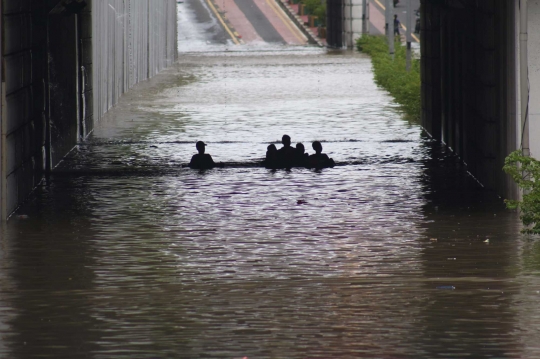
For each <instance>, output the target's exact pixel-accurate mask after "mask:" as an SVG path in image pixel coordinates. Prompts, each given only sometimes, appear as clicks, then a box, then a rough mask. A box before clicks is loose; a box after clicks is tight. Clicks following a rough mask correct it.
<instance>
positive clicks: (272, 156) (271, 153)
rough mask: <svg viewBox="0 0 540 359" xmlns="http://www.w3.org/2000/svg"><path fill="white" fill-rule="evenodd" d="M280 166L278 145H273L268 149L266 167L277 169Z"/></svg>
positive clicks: (265, 160)
mask: <svg viewBox="0 0 540 359" xmlns="http://www.w3.org/2000/svg"><path fill="white" fill-rule="evenodd" d="M277 166H278V150H277V148H276V145H274V144H271V145H268V147H267V148H266V158H265V159H264V167H266V168H272V169H276V168H277Z"/></svg>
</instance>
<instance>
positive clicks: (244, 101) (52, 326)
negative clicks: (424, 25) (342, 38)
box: [0, 12, 540, 359]
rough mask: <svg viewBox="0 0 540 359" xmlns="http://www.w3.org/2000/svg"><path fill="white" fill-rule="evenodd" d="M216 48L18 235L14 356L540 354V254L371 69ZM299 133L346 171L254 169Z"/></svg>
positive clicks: (113, 132) (126, 123)
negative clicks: (196, 164)
mask: <svg viewBox="0 0 540 359" xmlns="http://www.w3.org/2000/svg"><path fill="white" fill-rule="evenodd" d="M192 15H193V14H192V13H191V14H190V13H188V12H186V14H184V15H182V16H184V17H183V18H181V19H183V20H182V21H184V23H185V21H194V20H193V18H194V15H193V17H190V16H192ZM182 21H181V23H182ZM197 26H198V25H197ZM200 26H206V25H205V24H200ZM192 30H197V27H196V24H194V28H193V29H192ZM200 35H201V33H200V32H197V31H193V32H192V36H186V37H184V38H183V39H181V41H180V49H181V50H182V51H183V53H182V54H181V56H180V61H179V63H178V64H177V65H175V66H174V67H173V68H171V69H169V70H167V71H165V72H164V73H163V74H161V75H159V76H158V77H156V78H155V79H153V80H151V81H149V82H146V83H143V84H141V85H140V86H138V87H137V88H136V89H134V90H133V91H132V92H131V93H129V94H127V95H126V96H125V97H124V98H123V99H122V100H121V102H120V104H119V105H118V106H117V107H116V108H115V109H114V110H113V111H111V113H110V114H109V116H108V117H107V118H106V119H104V120H103V122H102V123H101V124H100V126H98V128H96V130H95V131H94V133H93V135H92V136H91V138H89V139H88V141H86V142H84V143H82V144H81V145H80V146H79V149H78V151H76V152H74V153H73V154H72V155H70V156H69V157H68V158H66V160H65V161H64V163H63V164H62V166H60V167H59V168H58V169H57V171H56V172H55V173H54V175H53V176H52V177H51V178H50V180H49V181H48V182H47V183H45V184H44V185H43V186H42V187H40V188H39V189H38V190H37V191H36V193H35V195H34V196H33V197H32V198H31V200H29V202H28V203H27V204H26V205H25V206H23V207H22V208H20V210H19V211H18V213H17V214H16V216H14V218H12V220H10V221H9V222H8V224H7V225H6V226H4V227H3V228H2V237H1V238H2V239H1V242H0V259H1V261H0V357H2V358H15V359H19V358H21V359H22V358H130V359H131V358H148V359H149V358H230V359H232V358H244V357H248V358H265V359H270V358H302V359H305V358H435V357H439V358H455V357H458V358H463V357H471V358H536V357H538V356H539V355H540V349H539V348H538V346H537V339H538V337H539V334H540V333H539V329H538V328H540V326H539V324H540V311H539V309H538V308H539V306H538V301H539V300H540V294H539V293H540V280H539V274H540V259H539V258H540V245H539V244H538V242H536V241H534V240H526V239H525V238H522V237H521V235H520V234H519V223H518V220H517V218H516V215H515V214H513V213H509V212H507V211H506V210H504V207H503V204H502V200H501V199H500V198H498V197H497V196H495V195H494V194H493V193H490V192H488V191H486V190H484V189H483V188H482V187H481V186H479V185H478V184H477V183H476V182H475V181H474V180H473V179H472V178H470V177H469V176H467V173H466V171H465V169H464V168H463V167H462V166H461V165H460V164H459V162H458V161H457V160H456V158H454V157H453V156H452V155H451V154H449V153H447V152H445V151H444V150H443V149H441V148H440V147H439V146H437V145H435V144H433V143H431V142H430V140H429V139H427V138H425V137H424V136H422V131H421V129H420V127H419V126H418V125H416V124H414V123H410V122H408V121H407V120H406V119H404V118H403V117H402V115H401V114H400V112H399V108H398V107H397V106H396V105H395V104H394V103H393V102H392V100H391V98H390V97H389V96H388V95H387V94H386V93H385V92H384V91H382V90H380V89H378V88H377V87H376V86H375V84H374V83H373V76H372V73H371V65H370V60H369V58H367V57H365V56H363V55H361V54H356V53H351V52H344V53H341V52H326V51H325V50H322V49H319V48H311V47H300V48H291V47H286V46H277V45H260V46H257V47H250V46H231V45H228V44H219V43H217V44H213V42H212V41H211V40H209V39H208V38H200ZM207 41H208V42H209V43H207ZM284 133H287V134H289V135H290V136H291V137H292V140H293V143H296V142H298V141H302V142H303V143H304V144H305V145H306V148H307V149H308V152H310V153H312V150H311V146H310V143H311V141H313V140H320V141H322V143H323V146H324V152H326V153H328V154H329V155H330V156H331V157H333V158H334V160H335V161H336V162H337V164H338V165H337V166H336V167H335V168H333V169H326V170H322V171H312V170H307V169H293V170H291V171H283V170H281V171H271V170H266V169H264V168H262V167H260V166H258V163H259V161H260V160H261V159H262V157H263V156H264V153H265V150H266V146H267V145H268V144H269V143H272V142H274V143H275V142H278V141H279V139H280V138H281V136H282V134H284ZM197 140H203V141H205V142H207V143H208V147H207V152H209V153H210V154H212V155H213V157H214V160H216V161H221V162H225V163H227V164H228V166H227V167H225V168H223V169H214V170H208V171H196V170H190V169H188V168H184V167H182V164H186V163H187V162H188V161H189V159H190V157H191V156H192V155H193V154H194V153H195V146H194V144H195V142H196V141H197Z"/></svg>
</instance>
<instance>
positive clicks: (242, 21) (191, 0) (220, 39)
mask: <svg viewBox="0 0 540 359" xmlns="http://www.w3.org/2000/svg"><path fill="white" fill-rule="evenodd" d="M179 14H180V19H181V21H180V30H179V37H180V39H181V40H182V39H183V38H185V37H186V33H187V34H188V37H189V32H190V29H189V27H190V26H192V23H193V21H191V20H189V19H188V20H186V21H185V24H186V26H182V19H183V18H186V14H188V15H187V16H188V17H189V16H190V17H191V18H192V19H193V18H195V19H196V22H197V26H199V27H201V28H200V31H199V32H200V33H207V34H210V36H207V42H210V43H217V44H248V45H249V44H258V43H267V44H281V45H306V44H307V38H306V37H305V36H304V35H303V34H302V33H301V32H300V30H299V29H298V28H297V27H296V26H295V25H294V24H293V23H292V22H291V20H290V19H289V18H288V17H287V15H286V14H285V12H284V11H283V10H282V9H281V8H280V7H279V6H278V5H277V3H276V2H275V1H274V0H188V1H186V2H185V3H183V4H179ZM180 51H182V48H180Z"/></svg>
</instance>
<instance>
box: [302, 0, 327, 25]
mask: <svg viewBox="0 0 540 359" xmlns="http://www.w3.org/2000/svg"><path fill="white" fill-rule="evenodd" d="M301 2H302V4H304V5H305V6H306V8H305V10H306V13H307V14H311V15H314V16H317V18H318V20H319V22H320V23H321V26H323V27H324V26H326V1H323V2H322V4H321V0H301Z"/></svg>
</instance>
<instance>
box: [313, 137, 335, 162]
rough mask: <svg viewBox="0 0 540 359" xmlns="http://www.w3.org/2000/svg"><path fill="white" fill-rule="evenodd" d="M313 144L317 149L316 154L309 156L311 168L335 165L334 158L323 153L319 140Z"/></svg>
mask: <svg viewBox="0 0 540 359" xmlns="http://www.w3.org/2000/svg"><path fill="white" fill-rule="evenodd" d="M311 146H312V147H313V149H314V150H315V154H313V155H311V156H309V159H308V163H309V167H310V168H315V169H320V168H326V167H334V165H335V162H334V160H333V159H331V158H329V157H328V155H327V154H325V153H322V145H321V143H320V142H319V141H315V142H313V144H312V145H311Z"/></svg>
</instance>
